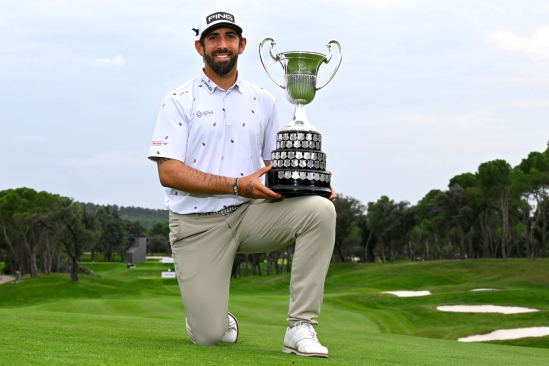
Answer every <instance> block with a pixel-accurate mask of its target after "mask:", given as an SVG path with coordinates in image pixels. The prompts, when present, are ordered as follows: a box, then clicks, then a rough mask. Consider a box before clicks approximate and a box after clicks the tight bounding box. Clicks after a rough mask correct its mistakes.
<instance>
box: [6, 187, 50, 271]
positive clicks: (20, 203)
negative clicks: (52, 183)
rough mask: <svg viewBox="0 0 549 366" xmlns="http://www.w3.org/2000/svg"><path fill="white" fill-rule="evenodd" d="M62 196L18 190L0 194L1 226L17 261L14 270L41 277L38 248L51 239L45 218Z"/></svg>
mask: <svg viewBox="0 0 549 366" xmlns="http://www.w3.org/2000/svg"><path fill="white" fill-rule="evenodd" d="M58 197H59V196H57V195H52V194H50V193H48V192H44V191H42V192H36V191H35V190H34V189H30V188H17V189H10V190H6V191H2V192H0V225H1V229H2V232H3V235H4V240H5V242H6V244H7V246H8V248H9V251H10V256H11V258H12V259H13V261H12V265H13V267H12V269H16V270H19V271H20V272H21V273H22V274H24V273H28V272H30V274H31V277H36V276H38V265H37V261H36V257H37V253H38V249H39V248H40V246H41V245H42V244H43V243H44V241H45V240H46V239H47V238H46V235H47V230H48V229H47V227H45V226H44V225H43V218H44V217H45V216H46V215H47V213H48V211H49V210H50V209H51V207H52V205H53V203H54V202H55V200H56V199H57V198H58Z"/></svg>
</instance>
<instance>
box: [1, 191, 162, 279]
mask: <svg viewBox="0 0 549 366" xmlns="http://www.w3.org/2000/svg"><path fill="white" fill-rule="evenodd" d="M163 226H164V225H162V224H160V226H156V227H155V226H153V227H152V228H151V230H149V231H147V230H146V229H145V227H144V226H143V224H141V222H139V221H133V220H128V219H124V218H122V217H121V215H120V213H119V210H118V208H117V207H113V206H95V207H93V208H91V209H90V207H88V208H87V209H86V207H85V206H84V205H82V204H79V203H76V202H73V200H72V199H70V198H67V197H62V196H60V195H57V194H52V193H48V192H44V191H42V192H37V191H35V190H34V189H31V188H17V189H8V190H4V191H0V230H1V233H0V262H2V263H3V267H4V271H5V272H6V273H12V274H13V273H15V272H17V271H19V272H20V273H21V274H22V275H25V274H30V276H31V277H36V276H38V274H39V273H40V272H41V273H44V274H51V273H52V272H66V273H70V274H71V279H72V281H78V274H79V273H87V274H90V271H89V270H87V269H86V268H85V267H83V266H81V265H80V264H79V261H80V258H81V257H82V255H83V254H84V252H85V251H90V252H91V256H92V260H94V261H96V260H98V259H99V256H102V257H103V260H106V261H113V260H114V259H115V255H119V256H120V260H123V255H124V253H125V252H126V250H127V249H128V248H129V247H130V246H131V244H132V243H133V241H134V239H135V238H136V237H143V236H150V238H149V240H150V243H151V245H150V246H149V250H151V249H152V250H158V251H160V252H166V251H167V250H168V248H169V244H168V241H167V233H165V232H164V231H165V229H164V228H163ZM165 226H167V225H165ZM159 230H164V231H163V232H159ZM168 230H169V229H168Z"/></svg>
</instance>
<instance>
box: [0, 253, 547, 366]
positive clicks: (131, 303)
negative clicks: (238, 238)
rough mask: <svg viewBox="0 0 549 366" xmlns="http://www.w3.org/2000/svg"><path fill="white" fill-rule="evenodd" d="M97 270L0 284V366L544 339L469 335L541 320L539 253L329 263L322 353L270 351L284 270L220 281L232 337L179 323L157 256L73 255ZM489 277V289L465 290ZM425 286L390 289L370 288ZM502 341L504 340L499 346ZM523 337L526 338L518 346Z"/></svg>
mask: <svg viewBox="0 0 549 366" xmlns="http://www.w3.org/2000/svg"><path fill="white" fill-rule="evenodd" d="M84 264H85V265H86V266H88V267H89V268H90V269H92V270H93V271H94V272H95V273H97V274H98V275H100V276H101V277H89V276H83V275H81V276H80V283H78V284H73V283H71V282H70V280H69V277H68V276H67V275H57V274H56V275H51V276H41V277H39V278H36V279H32V280H31V279H25V281H24V282H22V283H20V284H6V285H3V286H0V326H1V329H2V332H1V333H0V365H157V364H158V365H160V364H180V365H206V364H211V365H263V364H264V365H292V364H320V363H323V364H333V365H437V366H438V365H467V366H471V365H513V366H519V365H547V362H548V361H547V360H549V337H545V338H529V339H524V340H516V341H506V342H493V343H504V344H486V343H482V344H471V343H461V342H456V341H455V340H456V339H457V338H459V337H463V336H468V335H472V334H477V333H487V332H491V331H493V330H496V329H509V328H518V327H532V326H549V276H548V274H549V261H548V260H537V261H535V262H529V261H527V260H507V261H503V260H469V261H451V262H449V261H447V262H418V263H411V262H396V263H385V264H368V265H332V266H331V268H330V272H329V275H328V280H327V283H326V296H325V302H324V307H323V313H322V316H321V318H320V319H319V321H320V325H319V326H318V327H317V332H318V333H319V338H320V340H321V341H322V342H323V343H324V344H325V345H326V346H327V347H328V348H329V349H330V358H329V359H324V360H321V359H308V358H303V357H298V356H294V355H286V354H283V353H282V352H281V348H282V342H283V337H284V331H285V316H286V311H287V304H288V294H287V292H288V290H287V289H288V284H289V275H286V274H285V275H278V276H270V277H266V276H263V277H248V278H243V279H238V280H234V281H233V283H232V290H231V299H230V308H231V311H232V312H233V313H234V314H235V315H236V316H237V317H238V319H239V321H240V324H241V340H240V342H239V343H238V344H236V345H227V344H222V345H221V346H219V347H197V346H194V345H192V344H191V343H190V341H189V340H188V338H187V336H186V334H185V330H184V324H185V322H184V319H185V318H184V317H185V314H184V311H183V307H182V305H181V299H180V295H179V289H178V287H177V283H176V280H175V279H174V280H171V279H169V280H168V279H164V280H162V279H160V271H162V270H165V269H166V268H168V265H162V264H160V263H159V262H158V261H157V260H150V261H149V262H147V263H140V264H138V265H137V268H135V269H127V268H126V266H125V265H124V264H123V263H103V262H99V263H84ZM479 287H493V288H499V289H501V291H489V292H469V291H468V290H470V289H472V288H479ZM394 290H430V291H431V292H433V295H431V296H426V297H416V298H398V297H396V296H393V295H387V294H381V293H380V292H381V291H394ZM453 304H463V305H467V304H493V305H513V306H526V307H531V308H536V309H539V310H541V311H540V312H537V313H527V314H517V315H503V314H458V313H443V312H439V311H437V310H436V306H438V305H453ZM511 345H513V346H511ZM520 346H528V347H520Z"/></svg>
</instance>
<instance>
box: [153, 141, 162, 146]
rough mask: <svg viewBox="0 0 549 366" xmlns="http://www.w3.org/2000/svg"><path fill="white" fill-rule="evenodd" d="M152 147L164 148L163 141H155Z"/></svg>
mask: <svg viewBox="0 0 549 366" xmlns="http://www.w3.org/2000/svg"><path fill="white" fill-rule="evenodd" d="M152 146H162V141H153V142H152Z"/></svg>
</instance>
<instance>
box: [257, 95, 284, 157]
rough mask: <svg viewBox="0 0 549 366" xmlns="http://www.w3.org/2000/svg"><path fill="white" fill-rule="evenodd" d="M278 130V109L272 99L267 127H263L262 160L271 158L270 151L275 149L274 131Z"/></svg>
mask: <svg viewBox="0 0 549 366" xmlns="http://www.w3.org/2000/svg"><path fill="white" fill-rule="evenodd" d="M278 131H280V124H279V121H278V110H277V108H276V103H275V102H274V100H273V105H272V108H271V113H270V115H269V121H268V122H267V128H265V139H264V143H263V151H262V152H261V155H262V157H263V160H271V151H273V150H275V149H276V133H277V132H278Z"/></svg>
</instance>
